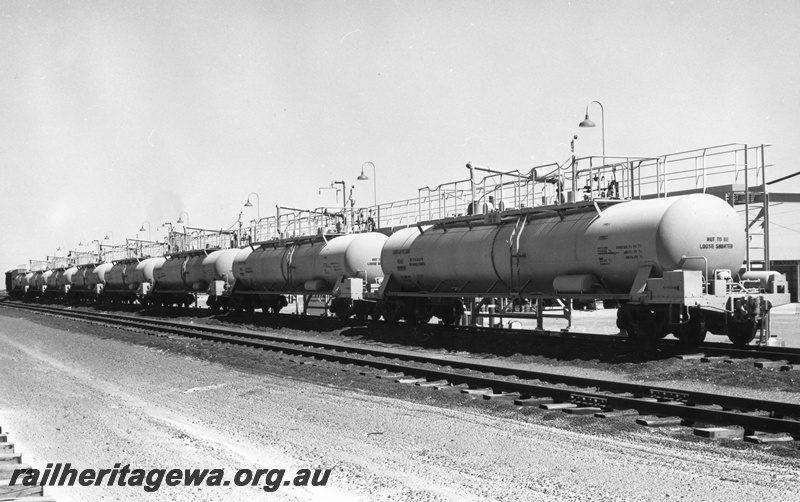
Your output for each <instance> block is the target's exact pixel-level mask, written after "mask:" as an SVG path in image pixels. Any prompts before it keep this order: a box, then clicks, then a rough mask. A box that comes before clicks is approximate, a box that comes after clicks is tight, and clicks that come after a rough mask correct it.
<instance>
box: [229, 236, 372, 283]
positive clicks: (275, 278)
mask: <svg viewBox="0 0 800 502" xmlns="http://www.w3.org/2000/svg"><path fill="white" fill-rule="evenodd" d="M386 239H387V237H386V236H385V235H383V234H381V233H377V232H368V233H363V234H348V235H341V236H334V237H328V239H327V241H326V240H324V239H322V238H318V239H313V240H310V241H299V242H289V243H287V244H286V245H278V246H275V247H264V248H256V249H255V250H253V251H252V252H251V253H243V252H241V251H240V252H239V254H238V255H237V256H236V258H234V262H233V272H234V274H236V277H237V279H238V280H239V281H240V282H241V283H242V284H244V285H245V286H247V287H248V288H250V289H257V290H263V291H289V290H292V291H296V290H304V288H305V285H306V284H313V285H314V288H315V290H317V291H319V290H323V291H324V290H325V289H330V288H332V287H333V285H334V284H335V282H336V280H337V279H338V278H339V277H344V278H355V277H360V278H363V279H365V280H367V281H371V280H372V279H374V278H376V277H383V270H382V269H381V264H380V254H381V249H382V247H383V244H384V243H385V242H386ZM319 281H323V282H319Z"/></svg>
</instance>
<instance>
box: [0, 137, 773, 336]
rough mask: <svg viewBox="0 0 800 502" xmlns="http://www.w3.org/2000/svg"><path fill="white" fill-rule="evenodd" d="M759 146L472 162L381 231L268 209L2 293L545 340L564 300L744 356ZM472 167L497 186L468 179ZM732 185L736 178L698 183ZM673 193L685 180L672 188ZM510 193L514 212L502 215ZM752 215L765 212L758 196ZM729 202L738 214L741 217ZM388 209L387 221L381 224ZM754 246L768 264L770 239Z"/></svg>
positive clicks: (756, 310)
mask: <svg viewBox="0 0 800 502" xmlns="http://www.w3.org/2000/svg"><path fill="white" fill-rule="evenodd" d="M763 149H764V146H763V145H762V146H760V147H756V148H755V153H756V154H760V157H761V160H760V163H759V162H758V161H756V162H755V163H753V162H751V161H748V152H750V153H751V155H752V153H753V150H754V149H753V148H748V147H747V145H721V146H720V147H711V148H706V149H701V150H697V151H690V152H681V153H679V154H671V155H670V156H662V157H652V158H646V157H641V158H633V157H624V158H623V157H619V158H609V157H603V158H599V159H598V158H592V157H590V158H587V159H576V158H575V157H572V159H571V160H568V161H567V162H566V163H564V164H563V165H548V166H542V167H543V168H548V169H549V168H552V171H550V173H549V174H547V175H541V173H539V172H537V170H538V169H539V168H538V167H537V168H534V169H532V170H531V171H530V172H529V173H520V172H518V171H514V172H512V171H503V172H501V171H493V170H491V169H488V168H482V167H480V166H474V165H472V164H471V163H470V164H467V167H468V168H469V169H470V179H468V180H462V181H457V182H453V183H448V184H445V185H440V186H439V187H437V188H436V189H429V188H427V187H425V189H420V191H419V194H420V195H419V197H418V198H417V199H412V200H409V201H400V202H397V203H391V204H387V205H385V206H377V207H375V208H374V209H375V210H376V213H375V216H376V219H375V220H373V219H372V216H373V212H372V209H368V211H369V220H364V219H363V217H361V218H359V216H358V214H359V212H362V213H363V210H359V209H355V206H354V202H352V199H351V201H349V202H351V203H350V204H349V207H348V205H347V204H345V205H344V206H343V207H342V208H337V209H336V210H335V211H329V210H328V209H325V208H322V209H321V210H320V209H317V210H313V211H308V210H294V209H291V208H284V209H291V210H292V211H293V215H292V217H291V218H293V219H290V218H283V217H282V215H281V212H280V211H281V207H278V216H277V217H276V218H275V219H274V220H272V221H271V222H268V223H264V224H263V225H264V226H266V227H267V229H268V230H270V231H268V232H263V231H256V229H257V228H262V227H256V226H253V227H252V228H251V229H249V234H247V235H248V237H252V236H253V235H260V236H261V238H267V237H264V235H265V233H266V234H269V237H273V238H272V239H271V240H266V241H261V242H256V243H251V242H250V240H249V238H248V239H242V228H241V225H240V228H239V230H238V238H237V232H234V231H230V230H227V231H222V230H220V231H209V232H207V231H202V229H190V230H192V231H191V232H187V231H186V229H184V231H185V232H186V233H184V234H177V233H173V232H172V230H171V229H170V236H169V239H170V245H169V246H168V249H173V250H176V249H183V250H184V251H183V252H174V253H171V254H166V255H165V256H164V257H159V258H127V259H121V260H118V261H115V262H114V263H113V264H112V263H98V264H84V265H78V266H77V267H74V266H73V267H70V268H66V269H63V270H47V271H42V270H37V268H36V267H33V266H31V269H32V271H24V270H17V271H9V272H7V274H6V284H7V289H9V291H10V292H12V293H13V294H15V295H31V296H38V295H42V294H43V293H46V292H48V291H53V288H54V286H55V288H56V290H57V291H58V292H59V294H62V292H63V294H67V297H68V298H77V299H82V298H85V299H90V300H94V299H98V298H100V299H109V300H111V301H125V302H132V301H133V300H134V299H137V300H138V301H139V302H140V303H142V304H145V305H162V306H167V305H185V306H188V305H190V304H191V303H194V302H196V301H197V297H198V295H199V294H200V293H202V292H206V293H207V294H208V303H207V304H208V306H209V307H211V308H212V309H215V310H216V309H220V308H222V309H233V310H236V311H241V310H246V311H254V310H256V309H261V310H263V311H264V312H273V313H277V312H279V311H280V310H281V309H282V308H283V307H285V306H287V305H288V303H289V300H290V297H302V305H303V310H302V312H303V313H304V314H307V313H309V311H310V310H311V309H313V308H318V307H319V308H321V309H322V310H323V311H324V313H326V314H327V313H328V312H330V313H332V314H335V315H337V316H339V317H341V318H348V317H350V316H353V315H355V316H356V317H357V318H359V319H366V318H367V317H372V318H373V319H381V318H383V319H384V320H386V321H389V322H395V321H400V320H404V321H406V322H408V323H427V322H429V321H430V320H431V319H432V318H434V317H436V318H438V319H439V320H440V321H441V322H442V323H444V324H448V325H449V324H458V323H462V322H470V323H475V320H476V319H477V318H480V317H490V324H491V323H492V321H491V316H492V315H496V317H498V318H511V319H514V318H517V317H527V318H535V320H536V322H537V328H540V329H541V328H542V319H543V317H545V314H543V312H544V310H545V306H546V305H548V304H557V303H561V302H566V305H565V307H564V308H563V311H564V316H565V317H566V318H567V319H568V322H569V319H570V317H569V316H570V312H571V306H572V302H575V301H577V302H595V301H599V300H602V301H604V302H608V303H611V304H614V305H615V306H617V307H619V308H618V310H617V319H616V325H617V327H618V328H619V329H620V330H623V331H625V332H627V333H628V335H630V336H632V337H635V338H641V339H645V340H650V339H657V338H661V337H664V336H667V335H668V334H673V335H674V336H675V337H677V338H679V339H682V340H685V341H686V342H687V343H698V342H700V341H702V340H703V339H704V338H705V336H706V333H708V332H711V333H714V334H719V335H724V336H727V337H728V338H729V339H730V340H731V341H732V342H733V343H735V344H737V345H744V344H747V343H749V342H750V341H752V340H753V338H754V337H755V335H756V333H757V331H758V330H759V329H760V328H762V327H764V320H765V319H767V315H768V313H769V310H770V308H771V307H772V306H776V305H781V304H784V303H788V302H789V294H788V288H787V283H786V280H785V278H784V276H782V275H781V274H778V273H775V272H769V271H750V269H751V268H752V267H751V261H752V260H751V250H752V249H759V247H758V245H757V244H758V243H756V244H755V245H754V244H753V243H752V241H753V237H754V235H753V234H751V230H750V229H751V228H752V227H753V225H754V223H755V222H756V220H758V218H759V217H758V216H755V217H753V215H751V214H750V210H751V206H753V207H755V204H754V203H753V202H752V201H756V200H759V195H758V194H759V193H760V192H758V191H755V192H754V193H750V192H748V190H749V188H748V187H747V186H744V185H737V184H736V183H738V181H737V180H739V179H740V178H741V175H742V174H743V173H745V174H746V173H748V172H751V173H752V174H751V175H750V176H751V177H750V178H749V179H750V180H753V179H755V180H756V181H758V180H759V179H760V183H761V185H762V188H761V191H762V192H763V190H765V188H764V187H765V186H766V184H765V181H764V171H765V164H764V158H763V156H764V152H763ZM668 157H669V158H668ZM718 157H719V158H720V159H721V160H715V159H717V158H718ZM750 158H752V156H751V157H750ZM615 159H616V160H615ZM726 159H729V160H730V161H729V160H726ZM742 159H743V163H742ZM587 165H588V167H582V166H587ZM667 165H669V169H668V168H667ZM681 166H683V167H681ZM687 166H688V167H687ZM476 170H483V171H486V172H488V173H490V175H489V176H487V177H486V178H484V180H477V179H476V178H475V175H474V172H475V171H476ZM651 171H652V173H651ZM668 171H671V172H672V174H669V173H668ZM726 173H727V174H731V175H733V183H734V184H718V185H706V179H707V178H709V179H711V178H712V177H715V176H719V175H721V174H726ZM668 178H669V179H668ZM509 179H511V181H508V180H509ZM714 179H715V180H717V179H718V178H714ZM744 179H745V181H746V183H747V180H748V178H747V177H745V178H744ZM487 180H488V181H487ZM583 180H585V185H584V186H582V181H583ZM606 180H610V181H609V182H608V183H606ZM667 181H670V183H676V184H677V183H688V185H687V186H685V190H681V191H680V192H676V191H675V185H669V184H668V183H667ZM335 183H342V184H343V185H344V182H335ZM648 184H649V185H648ZM570 185H571V186H570ZM668 185H669V187H670V190H669V191H668V189H667V188H668ZM648 186H649V188H648ZM443 187H445V188H443ZM465 187H466V188H465ZM424 190H427V195H426V193H425V192H424ZM509 190H510V191H511V192H513V194H514V200H513V201H511V199H509V202H508V203H507V201H506V200H505V199H504V193H507V191H509ZM711 193H713V194H715V195H711ZM492 195H493V196H495V197H497V200H498V204H497V206H496V209H497V210H495V206H494V204H493V203H494V200H493V197H492ZM579 198H582V199H583V200H580V201H576V199H579ZM449 201H453V202H449ZM740 201H745V202H740ZM748 201H750V202H748ZM760 203H761V204H762V207H761V214H766V212H767V211H768V209H769V200H768V198H767V197H766V196H763V194H762V196H761V198H760ZM448 204H451V205H455V204H458V205H459V208H457V209H456V208H455V206H452V207H448ZM737 204H740V205H744V206H745V211H744V222H743V221H742V217H741V215H739V214H737V211H736V209H735V207H734V206H736V205H737ZM437 205H438V208H437ZM381 208H384V210H385V211H387V212H389V213H391V214H390V216H389V217H388V218H384V219H381ZM464 208H466V209H464ZM506 208H511V209H506ZM442 209H444V211H443V210H442ZM755 209H758V208H755ZM437 211H438V213H437ZM459 212H460V213H462V214H459ZM295 213H296V214H295ZM463 213H466V215H464V214H463ZM473 213H475V214H473ZM270 218H271V217H270ZM331 218H333V219H334V220H335V221H336V225H335V228H336V231H335V232H333V231H331V230H329V229H330V228H331V227H330V225H329V224H330V220H331ZM268 219H269V218H264V219H262V220H268ZM765 220H766V217H765ZM323 221H325V222H326V223H321V222H323ZM367 221H369V222H371V224H369V225H365V224H364V223H366V222H367ZM376 221H377V225H376ZM340 223H341V225H340ZM259 224H261V220H259ZM348 224H349V226H348ZM269 225H272V226H271V227H270V226H269ZM326 225H327V226H326ZM376 227H377V228H379V230H377V231H375V228H376ZM278 229H280V230H278ZM287 229H291V230H287ZM298 229H300V230H298ZM368 230H369V231H368ZM304 232H305V234H304ZM287 233H293V234H295V235H300V236H299V237H298V236H294V237H286V234H287ZM306 234H308V235H306ZM765 234H766V232H765ZM229 237H230V239H229ZM245 243H246V245H245ZM228 244H230V246H231V248H230V249H223V248H227V246H228ZM237 245H238V246H242V247H241V248H236V247H235V246H237ZM760 249H764V250H765V251H764V253H763V256H764V259H763V265H764V268H765V269H766V268H767V267H768V264H769V253H768V252H767V249H768V236H765V237H764V247H763V248H760ZM125 251H126V252H127V251H129V250H128V249H127V247H126V249H125ZM138 253H139V254H142V250H141V248H140V249H139V250H138ZM162 253H163V250H162V251H159V252H155V253H154V252H149V253H147V254H159V255H160V254H162ZM743 264H744V265H743ZM47 274H49V275H47ZM528 304H532V305H535V308H534V309H531V312H519V313H518V314H517V313H516V309H514V308H513V307H514V306H523V305H528ZM299 305H300V302H298V310H299ZM509 306H512V308H511V310H509ZM520 310H522V309H520ZM487 312H488V314H487ZM548 317H549V316H548Z"/></svg>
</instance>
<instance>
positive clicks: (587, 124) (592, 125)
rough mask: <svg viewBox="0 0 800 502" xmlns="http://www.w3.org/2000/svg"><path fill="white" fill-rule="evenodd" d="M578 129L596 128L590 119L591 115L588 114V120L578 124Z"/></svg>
mask: <svg viewBox="0 0 800 502" xmlns="http://www.w3.org/2000/svg"><path fill="white" fill-rule="evenodd" d="M578 127H595V123H594V122H592V121H591V120H590V119H589V114H588V113H587V114H586V118H585V119H584V120H583V122H581V123H580V124H578Z"/></svg>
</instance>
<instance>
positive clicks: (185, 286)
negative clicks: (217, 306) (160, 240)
mask: <svg viewBox="0 0 800 502" xmlns="http://www.w3.org/2000/svg"><path fill="white" fill-rule="evenodd" d="M210 252H213V250H207V249H201V250H193V251H183V252H179V253H172V254H169V255H167V256H166V257H165V259H164V260H163V261H159V262H157V263H156V264H155V265H154V267H153V287H152V289H151V290H150V292H149V294H148V295H147V296H146V298H147V299H146V300H145V301H146V303H147V304H151V305H162V306H165V307H166V306H170V305H183V306H185V307H188V306H189V305H191V304H192V303H194V302H195V301H196V300H197V293H198V292H202V291H205V289H206V287H207V286H208V284H207V283H206V282H205V280H204V278H203V260H204V259H205V258H206V256H208V254H209V253H210Z"/></svg>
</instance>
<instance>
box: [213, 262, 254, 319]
mask: <svg viewBox="0 0 800 502" xmlns="http://www.w3.org/2000/svg"><path fill="white" fill-rule="evenodd" d="M242 251H248V252H249V251H250V248H247V249H246V250H242V249H236V248H234V249H220V250H219V251H214V252H213V253H211V254H209V255H208V256H206V257H205V258H204V259H203V264H202V269H203V280H204V281H205V282H206V284H208V289H207V290H206V292H207V293H208V300H207V301H206V304H207V305H208V306H209V307H210V308H211V309H212V310H218V309H219V308H220V307H221V306H222V304H223V303H224V302H223V301H222V300H221V298H222V296H223V295H224V294H225V292H226V291H228V290H229V289H230V288H231V286H233V283H234V281H235V280H236V276H235V274H234V273H233V261H234V259H235V258H236V256H237V255H238V254H239V253H240V252H242Z"/></svg>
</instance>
